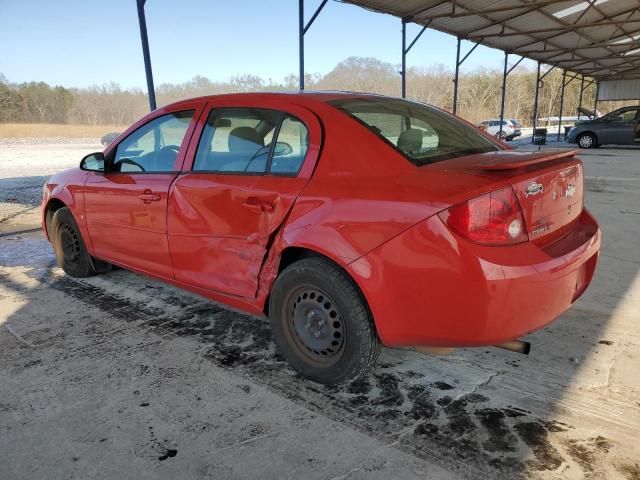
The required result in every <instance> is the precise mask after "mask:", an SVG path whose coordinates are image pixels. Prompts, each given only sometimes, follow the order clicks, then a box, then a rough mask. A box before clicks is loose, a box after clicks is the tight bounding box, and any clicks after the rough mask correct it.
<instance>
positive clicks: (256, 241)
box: [168, 100, 321, 298]
mask: <svg viewBox="0 0 640 480" xmlns="http://www.w3.org/2000/svg"><path fill="white" fill-rule="evenodd" d="M210 107H212V108H211V111H210V113H209V114H208V115H203V117H202V121H201V124H200V125H199V127H198V129H197V130H196V133H195V134H194V140H193V141H192V142H191V146H190V147H189V153H188V155H189V158H193V160H192V161H191V162H189V160H187V162H185V168H184V171H183V172H182V174H181V175H180V177H179V178H178V179H177V180H176V181H175V183H174V184H173V185H172V187H171V191H170V197H169V211H168V232H169V249H170V252H171V258H172V261H173V265H174V272H175V278H176V280H179V281H181V282H184V283H186V284H189V285H193V286H197V287H200V288H205V289H209V290H215V291H219V292H223V293H225V294H229V295H234V296H239V297H245V298H253V297H255V295H256V291H257V286H258V274H259V272H260V268H261V265H262V263H263V260H264V257H265V255H266V253H267V251H268V246H269V242H270V239H271V238H272V235H273V234H274V233H275V232H276V231H277V229H278V227H279V226H280V225H281V224H282V222H283V221H284V220H285V218H286V216H287V214H288V212H289V211H290V209H291V207H292V206H293V204H294V202H295V199H296V197H297V196H298V194H299V193H300V191H301V190H302V188H303V187H304V186H305V184H306V183H307V181H308V179H309V178H310V176H311V172H312V171H313V168H314V165H315V162H316V159H317V156H318V152H319V147H320V141H321V129H320V124H319V122H318V120H317V118H316V117H315V115H313V114H312V113H311V112H310V111H308V110H306V109H304V108H302V107H299V106H288V105H286V106H283V105H281V104H280V102H279V101H273V102H266V103H265V102H262V103H260V104H259V105H255V104H252V105H247V104H237V103H236V104H234V105H233V106H228V105H227V104H226V103H225V102H224V101H220V100H218V101H217V102H213V103H212V104H210ZM196 139H199V140H198V141H196Z"/></svg>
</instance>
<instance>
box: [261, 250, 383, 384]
mask: <svg viewBox="0 0 640 480" xmlns="http://www.w3.org/2000/svg"><path fill="white" fill-rule="evenodd" d="M269 318H270V320H271V326H272V329H273V334H274V338H275V341H276V344H277V345H278V349H279V350H280V353H281V354H282V355H283V356H284V357H285V358H286V359H287V361H288V362H289V363H290V364H291V366H292V367H293V368H294V369H295V370H297V371H298V372H299V373H300V374H302V375H303V376H305V377H307V378H309V379H310V380H313V381H315V382H319V383H325V384H336V383H341V382H344V381H348V380H353V379H356V378H358V377H360V376H362V375H364V374H365V373H366V372H367V370H368V369H369V368H371V366H372V365H373V364H374V363H375V361H376V360H377V358H378V355H379V353H380V348H381V345H380V341H379V340H378V336H377V334H376V331H375V328H374V325H373V322H372V319H371V315H370V313H369V309H368V307H367V305H366V304H365V302H364V300H363V298H362V295H361V293H360V292H359V290H358V289H357V288H356V286H355V285H354V283H353V281H352V280H351V279H350V278H349V277H348V276H347V275H346V274H345V273H344V272H343V271H342V270H341V269H340V268H339V267H337V266H336V265H334V264H333V263H331V262H330V261H328V260H325V259H323V258H320V257H311V258H306V259H303V260H300V261H298V262H295V263H293V264H292V265H289V266H288V267H287V268H286V269H284V270H283V271H282V273H281V274H280V275H279V276H278V278H277V279H276V282H275V285H274V287H273V290H272V292H271V297H270V302H269Z"/></svg>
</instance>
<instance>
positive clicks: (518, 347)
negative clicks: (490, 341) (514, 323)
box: [494, 340, 531, 355]
mask: <svg viewBox="0 0 640 480" xmlns="http://www.w3.org/2000/svg"><path fill="white" fill-rule="evenodd" d="M494 347H498V348H502V349H504V350H509V351H511V352H516V353H522V354H523V355H529V352H530V351H531V344H530V343H529V342H525V341H522V340H511V341H510V342H504V343H499V344H497V345H494Z"/></svg>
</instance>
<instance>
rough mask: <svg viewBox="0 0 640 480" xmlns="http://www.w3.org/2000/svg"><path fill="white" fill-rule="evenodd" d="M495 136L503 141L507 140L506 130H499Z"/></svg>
mask: <svg viewBox="0 0 640 480" xmlns="http://www.w3.org/2000/svg"><path fill="white" fill-rule="evenodd" d="M496 138H497V139H498V140H502V141H503V142H504V141H506V140H507V132H505V131H503V130H500V131H499V132H498V133H496Z"/></svg>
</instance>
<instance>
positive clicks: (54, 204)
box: [44, 198, 68, 239]
mask: <svg viewBox="0 0 640 480" xmlns="http://www.w3.org/2000/svg"><path fill="white" fill-rule="evenodd" d="M61 208H68V206H67V204H66V203H64V202H63V201H62V200H60V199H59V198H51V199H50V200H49V201H48V202H47V205H46V206H45V210H44V228H45V234H46V235H47V238H49V239H50V236H49V232H50V231H51V229H50V226H51V219H52V218H53V215H54V214H55V213H56V212H57V211H58V210H60V209H61Z"/></svg>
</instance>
